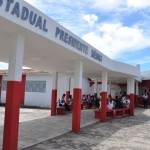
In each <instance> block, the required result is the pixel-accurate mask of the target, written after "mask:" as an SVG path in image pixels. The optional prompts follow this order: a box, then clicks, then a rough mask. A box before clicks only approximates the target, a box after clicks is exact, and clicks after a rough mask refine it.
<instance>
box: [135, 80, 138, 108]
mask: <svg viewBox="0 0 150 150" xmlns="http://www.w3.org/2000/svg"><path fill="white" fill-rule="evenodd" d="M135 86H136V93H135V106H138V96H139V83H138V82H136V83H135Z"/></svg>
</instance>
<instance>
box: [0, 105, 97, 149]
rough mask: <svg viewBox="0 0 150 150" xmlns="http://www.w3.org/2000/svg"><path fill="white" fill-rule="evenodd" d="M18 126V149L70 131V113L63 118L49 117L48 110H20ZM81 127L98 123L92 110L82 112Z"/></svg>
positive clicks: (0, 129)
mask: <svg viewBox="0 0 150 150" xmlns="http://www.w3.org/2000/svg"><path fill="white" fill-rule="evenodd" d="M20 112H21V115H20V124H19V149H23V148H25V147H29V146H32V145H35V144H37V143H40V142H42V141H45V140H48V139H51V138H54V137H57V136H60V135H62V134H65V133H68V132H70V131H71V127H72V119H71V118H72V113H67V114H66V115H65V116H55V117H51V116H50V110H40V109H21V110H20ZM81 115H82V119H81V127H84V126H87V125H90V124H93V123H95V122H98V120H96V119H95V118H94V117H93V115H94V114H93V110H83V111H82V114H81ZM0 118H1V119H0V149H2V141H3V139H2V138H3V125H4V107H0Z"/></svg>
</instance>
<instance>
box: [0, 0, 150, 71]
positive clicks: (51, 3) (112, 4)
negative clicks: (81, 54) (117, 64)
mask: <svg viewBox="0 0 150 150" xmlns="http://www.w3.org/2000/svg"><path fill="white" fill-rule="evenodd" d="M25 1H27V2H28V3H30V4H31V5H33V6H34V7H36V8H38V9H39V10H41V11H42V12H44V13H45V14H47V15H48V16H49V17H50V18H52V19H54V20H55V21H57V22H58V23H60V24H61V25H63V26H65V27H66V28H67V29H69V30H70V31H72V32H73V33H75V34H76V35H78V36H79V37H81V38H83V39H84V40H85V41H87V42H88V43H90V44H91V45H93V46H94V47H95V48H97V49H98V50H100V51H101V52H102V53H104V54H105V55H107V56H108V57H110V58H112V59H113V60H117V61H121V62H125V63H128V64H131V65H136V64H140V65H141V71H146V70H150V0H61V1H56V0H32V1H31V0H25ZM4 66H5V64H4V65H3V64H0V68H1V67H4Z"/></svg>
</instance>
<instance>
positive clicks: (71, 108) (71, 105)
mask: <svg viewBox="0 0 150 150" xmlns="http://www.w3.org/2000/svg"><path fill="white" fill-rule="evenodd" d="M69 108H70V110H73V103H72V104H70V105H69ZM81 109H83V104H81Z"/></svg>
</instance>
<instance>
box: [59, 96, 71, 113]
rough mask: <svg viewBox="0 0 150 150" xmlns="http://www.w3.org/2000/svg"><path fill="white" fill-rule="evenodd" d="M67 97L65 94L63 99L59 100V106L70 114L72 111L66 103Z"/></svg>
mask: <svg viewBox="0 0 150 150" xmlns="http://www.w3.org/2000/svg"><path fill="white" fill-rule="evenodd" d="M65 96H66V95H65V94H63V95H62V97H61V98H59V100H58V102H59V106H60V107H65V110H66V111H69V112H70V111H71V110H70V108H69V105H68V104H67V103H66V102H65Z"/></svg>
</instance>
